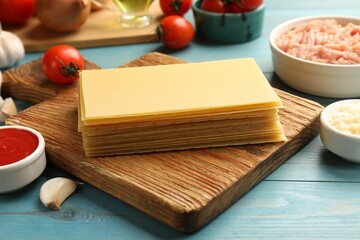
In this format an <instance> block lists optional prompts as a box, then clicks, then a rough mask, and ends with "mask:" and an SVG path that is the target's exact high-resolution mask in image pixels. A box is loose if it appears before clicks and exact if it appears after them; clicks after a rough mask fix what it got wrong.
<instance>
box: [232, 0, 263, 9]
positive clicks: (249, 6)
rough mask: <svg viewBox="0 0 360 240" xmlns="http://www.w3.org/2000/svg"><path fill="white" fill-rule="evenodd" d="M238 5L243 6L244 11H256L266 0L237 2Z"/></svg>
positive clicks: (236, 0)
mask: <svg viewBox="0 0 360 240" xmlns="http://www.w3.org/2000/svg"><path fill="white" fill-rule="evenodd" d="M235 2H236V3H239V4H238V5H239V6H241V7H242V8H243V9H247V10H254V9H256V8H258V7H259V6H260V5H261V4H262V3H263V2H264V0H235Z"/></svg>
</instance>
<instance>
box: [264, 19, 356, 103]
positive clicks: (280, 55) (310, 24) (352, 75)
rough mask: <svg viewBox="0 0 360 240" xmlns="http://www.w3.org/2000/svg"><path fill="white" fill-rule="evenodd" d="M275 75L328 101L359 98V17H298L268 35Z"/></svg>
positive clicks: (295, 87) (300, 89)
mask: <svg viewBox="0 0 360 240" xmlns="http://www.w3.org/2000/svg"><path fill="white" fill-rule="evenodd" d="M270 47H271V51H272V61H273V66H274V70H275V73H276V75H277V76H278V77H279V78H280V79H281V80H282V81H283V82H284V83H286V84H287V85H289V86H290V87H292V88H294V89H296V90H299V91H301V92H305V93H308V94H312V95H316V96H321V97H330V98H354V97H360V18H356V17H346V16H312V17H303V18H297V19H293V20H290V21H287V22H285V23H282V24H280V25H278V26H277V27H275V28H274V29H273V30H272V31H271V33H270Z"/></svg>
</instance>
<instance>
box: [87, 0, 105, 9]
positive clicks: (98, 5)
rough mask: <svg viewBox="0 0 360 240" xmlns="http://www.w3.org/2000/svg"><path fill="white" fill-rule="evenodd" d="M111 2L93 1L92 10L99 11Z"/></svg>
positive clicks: (103, 0)
mask: <svg viewBox="0 0 360 240" xmlns="http://www.w3.org/2000/svg"><path fill="white" fill-rule="evenodd" d="M107 4H109V0H95V1H91V11H98V10H100V9H101V8H103V7H105V6H106V5H107Z"/></svg>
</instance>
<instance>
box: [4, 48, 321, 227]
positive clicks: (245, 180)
mask: <svg viewBox="0 0 360 240" xmlns="http://www.w3.org/2000/svg"><path fill="white" fill-rule="evenodd" d="M172 63H184V61H182V60H180V59H176V58H173V57H170V56H167V55H163V54H160V53H149V54H147V55H144V56H143V57H141V58H139V59H136V60H134V61H132V62H130V63H129V64H126V65H125V67H132V66H145V65H156V64H172ZM39 67H40V61H39V60H37V61H33V62H30V63H28V64H26V65H23V66H19V67H18V68H15V69H12V70H10V71H7V72H5V73H4V74H3V78H4V85H3V91H4V93H6V94H8V95H11V96H13V97H15V98H21V99H25V100H29V101H34V102H41V101H43V100H45V99H48V100H45V101H43V102H41V103H38V104H36V105H34V106H32V107H30V108H28V109H26V110H24V111H22V112H20V113H18V114H17V115H15V116H13V117H12V118H10V119H9V120H8V121H7V124H9V125H23V126H29V127H32V128H34V129H37V130H38V131H39V132H41V133H42V134H43V135H44V138H45V141H46V154H47V157H48V160H49V161H51V162H52V163H53V164H55V165H56V166H57V167H59V168H61V169H63V170H64V171H67V172H69V173H71V174H73V175H75V176H77V177H79V178H81V179H83V180H84V181H86V182H88V183H90V184H92V185H93V186H95V187H97V188H99V189H101V190H102V191H104V192H106V193H108V194H110V195H112V196H114V197H116V198H118V199H120V200H122V201H124V202H126V203H128V204H130V205H132V206H134V207H135V208H137V209H139V210H140V211H143V212H145V213H146V214H148V215H150V216H152V217H153V218H155V219H157V220H159V221H161V222H163V223H164V224H167V225H169V226H170V227H172V228H174V229H176V230H178V231H183V232H192V231H195V230H197V229H199V228H201V227H203V226H204V225H206V224H207V223H209V221H211V220H212V219H214V218H215V217H216V216H217V215H219V214H220V213H221V212H223V211H224V210H226V209H227V208H228V207H229V206H230V205H231V204H232V203H234V202H235V201H236V200H238V199H239V198H240V197H241V196H243V195H244V194H245V193H246V192H248V191H249V190H250V189H251V188H252V187H253V186H254V185H255V184H257V183H258V182H259V181H261V180H262V179H263V178H264V177H266V176H267V175H268V174H269V173H270V172H272V171H273V170H274V169H276V168H277V167H278V166H279V165H281V164H282V163H283V162H284V161H285V160H287V159H288V158H289V157H290V156H292V155H293V154H294V153H295V152H297V151H298V150H299V149H300V148H301V147H303V146H304V145H305V144H306V143H307V142H308V141H309V140H310V139H312V138H313V137H314V136H315V135H316V134H317V133H318V130H319V121H318V120H319V114H320V112H321V111H322V108H323V107H322V106H321V105H319V104H318V103H315V102H313V101H310V100H307V99H304V98H300V97H297V96H294V95H291V94H289V93H286V92H283V91H280V90H276V92H277V93H278V95H279V96H280V97H281V99H282V101H283V104H284V108H283V109H281V110H280V113H279V115H280V118H281V123H282V124H283V127H284V129H285V133H286V136H287V137H288V141H287V142H286V143H283V142H282V143H271V144H270V143H269V144H257V145H248V146H236V147H221V148H209V149H199V150H186V151H173V152H163V153H152V154H134V155H126V156H118V157H93V158H88V157H86V156H85V154H84V150H83V147H82V137H81V134H79V133H78V132H77V101H78V92H77V85H76V84H74V85H70V86H65V87H62V88H59V87H58V86H54V85H52V84H50V83H49V82H47V81H46V79H45V77H44V76H43V75H42V73H41V71H40V70H39ZM96 67H97V66H96V65H94V64H92V63H89V62H88V63H87V68H96Z"/></svg>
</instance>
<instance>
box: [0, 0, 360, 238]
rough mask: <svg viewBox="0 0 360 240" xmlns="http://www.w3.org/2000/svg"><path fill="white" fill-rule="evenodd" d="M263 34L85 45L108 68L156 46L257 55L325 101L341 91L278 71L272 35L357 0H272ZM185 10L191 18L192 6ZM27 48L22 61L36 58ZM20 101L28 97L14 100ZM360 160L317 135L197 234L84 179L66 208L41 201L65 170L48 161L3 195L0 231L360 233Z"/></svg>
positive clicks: (73, 234) (18, 234)
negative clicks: (319, 91)
mask: <svg viewBox="0 0 360 240" xmlns="http://www.w3.org/2000/svg"><path fill="white" fill-rule="evenodd" d="M266 4H267V10H266V14H265V24H264V29H263V33H262V35H261V37H260V38H258V39H256V40H254V41H252V42H250V43H246V44H237V45H221V44H208V43H204V42H202V41H201V40H195V42H194V43H192V44H191V46H190V47H189V48H186V49H184V50H182V51H169V50H167V49H165V48H164V47H162V44H161V43H146V44H132V45H124V46H113V47H104V48H91V49H81V50H80V51H81V53H82V54H83V55H84V57H85V58H87V59H89V60H90V61H93V62H95V63H97V64H99V65H100V66H101V67H104V68H111V67H116V66H118V65H122V64H124V63H126V62H128V61H130V60H132V59H135V58H137V57H139V56H141V55H143V54H146V53H148V52H152V51H159V52H163V53H166V54H169V55H172V56H175V57H179V58H182V59H184V60H186V61H189V62H198V61H210V60H219V59H227V58H236V57H254V58H255V59H256V61H257V63H258V64H259V66H260V67H261V69H262V70H263V71H264V72H265V75H266V77H267V79H268V80H269V81H270V83H271V84H272V85H273V86H274V87H277V88H280V89H283V90H286V91H288V92H290V93H293V94H296V95H299V96H302V97H306V98H310V99H313V100H315V101H317V102H319V103H321V104H323V105H327V104H329V103H331V102H333V101H335V99H330V98H320V97H314V96H310V95H308V94H304V93H300V92H298V91H296V90H293V89H291V88H289V87H288V86H286V85H285V84H283V83H282V82H281V81H280V80H279V79H278V78H277V76H276V75H275V74H274V73H273V67H272V63H271V52H270V48H269V45H268V36H269V34H270V32H271V30H272V29H273V28H274V27H275V26H276V25H278V24H280V23H282V22H283V21H286V20H290V19H293V18H296V17H302V16H309V15H319V14H336V15H351V16H359V15H360V1H358V0H344V1H338V0H326V1H325V0H320V1H313V0H311V1H310V0H302V1H284V0H267V1H266ZM186 17H187V18H188V19H190V21H192V22H193V17H192V15H191V13H189V14H187V15H186ZM41 56H42V53H34V54H27V55H26V56H25V58H24V59H23V60H22V61H21V62H20V64H21V63H26V62H28V61H30V60H33V59H37V58H39V57H41ZM16 103H17V105H18V108H19V109H20V110H21V109H24V108H26V107H28V103H25V102H22V101H16ZM359 171H360V165H357V164H353V163H349V162H346V161H344V160H342V159H341V158H339V157H337V156H335V155H334V154H332V153H330V152H329V151H327V150H326V149H325V148H324V147H323V145H322V143H321V141H320V138H319V137H316V138H315V139H314V140H313V141H311V142H310V143H309V144H308V145H306V146H305V147H304V148H303V149H302V150H301V151H300V152H298V153H297V154H295V155H294V156H293V157H292V158H291V159H289V160H288V161H287V162H285V164H283V165H282V166H281V167H280V168H279V169H277V170H276V171H275V172H273V173H272V174H271V175H269V176H268V177H267V178H266V180H265V181H262V182H261V183H260V184H258V185H257V186H256V187H255V188H254V189H252V190H251V191H250V192H249V193H248V194H247V195H245V196H244V197H243V198H241V199H240V200H239V201H237V202H236V203H235V204H234V205H233V206H232V207H230V209H228V210H227V211H225V212H224V213H223V214H221V215H220V216H219V217H217V218H216V219H215V220H214V221H212V222H211V223H210V224H209V225H208V226H206V227H205V228H203V229H201V230H200V231H198V232H196V233H193V234H183V233H179V232H176V231H174V230H172V229H170V228H169V227H167V226H165V225H163V224H161V223H159V222H157V221H155V220H153V219H152V218H150V217H148V216H146V215H144V214H143V213H141V212H139V211H137V210H136V209H134V208H132V207H131V206H128V205H127V204H125V203H122V202H120V201H118V200H116V199H114V198H112V197H111V196H108V195H106V194H104V193H102V192H100V191H99V190H97V189H95V188H93V187H91V186H89V185H87V184H85V185H83V186H81V187H80V188H79V189H78V190H77V191H76V192H75V194H74V195H73V196H71V197H70V198H69V199H68V200H67V201H66V202H65V203H64V205H63V206H62V209H61V210H60V211H57V212H55V211H50V210H47V209H45V208H44V207H43V206H42V205H41V204H40V202H39V199H38V193H39V189H40V186H41V184H42V183H43V182H44V181H46V180H47V179H48V178H50V177H53V176H57V175H64V173H63V172H61V171H58V170H57V169H54V168H52V167H51V166H49V167H47V171H46V172H45V173H44V174H43V175H42V176H41V177H40V178H39V179H38V180H37V181H35V182H34V183H32V184H30V185H29V186H27V187H26V188H24V189H22V190H20V191H17V192H15V193H12V194H5V195H0V239H39V240H42V239H210V240H211V239H360V231H359V229H360V219H359V218H360V191H359V190H360V185H359V180H360V179H359V178H360V174H359Z"/></svg>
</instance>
